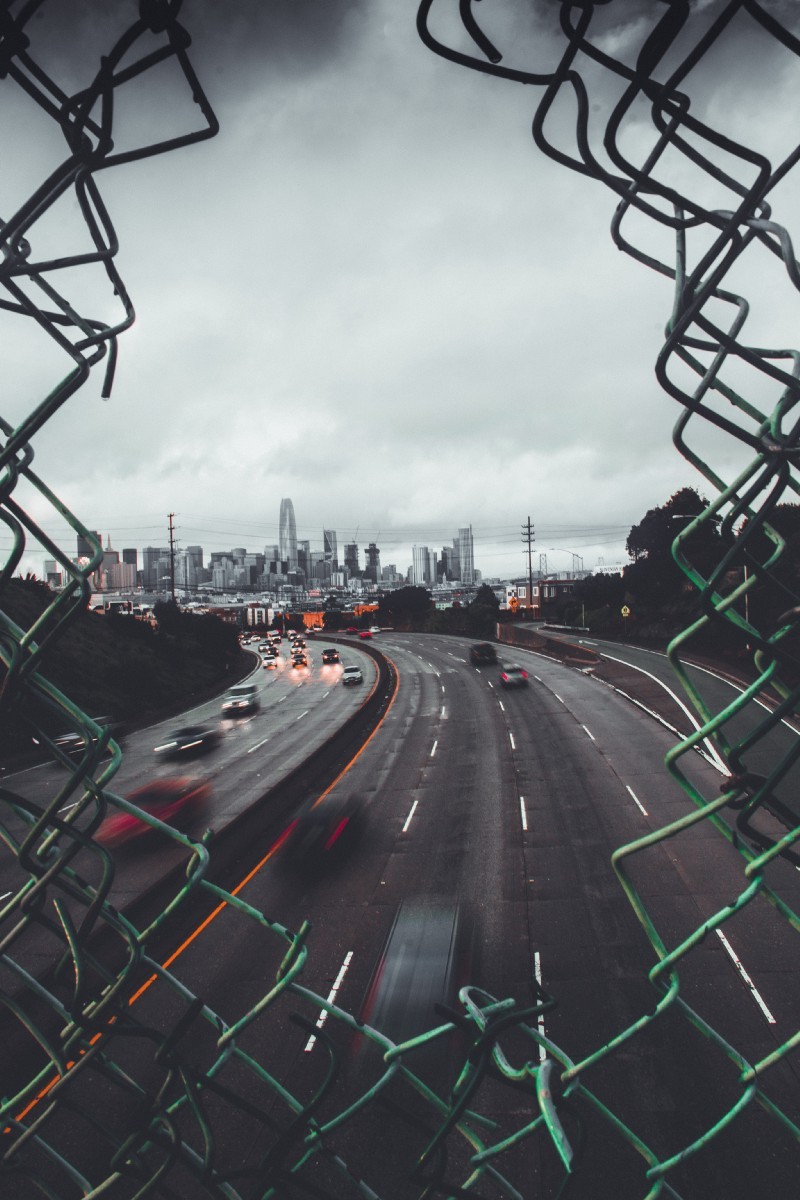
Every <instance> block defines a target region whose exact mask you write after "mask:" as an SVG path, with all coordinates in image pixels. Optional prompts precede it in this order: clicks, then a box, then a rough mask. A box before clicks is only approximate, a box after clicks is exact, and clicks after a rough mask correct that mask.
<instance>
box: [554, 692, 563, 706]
mask: <svg viewBox="0 0 800 1200" xmlns="http://www.w3.org/2000/svg"><path fill="white" fill-rule="evenodd" d="M553 695H554V696H555V698H556V700H557V701H558V703H559V704H563V703H564V701H563V700H562V699H561V697H560V696H559V694H558V692H553Z"/></svg>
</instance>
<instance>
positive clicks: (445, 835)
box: [179, 654, 527, 1178]
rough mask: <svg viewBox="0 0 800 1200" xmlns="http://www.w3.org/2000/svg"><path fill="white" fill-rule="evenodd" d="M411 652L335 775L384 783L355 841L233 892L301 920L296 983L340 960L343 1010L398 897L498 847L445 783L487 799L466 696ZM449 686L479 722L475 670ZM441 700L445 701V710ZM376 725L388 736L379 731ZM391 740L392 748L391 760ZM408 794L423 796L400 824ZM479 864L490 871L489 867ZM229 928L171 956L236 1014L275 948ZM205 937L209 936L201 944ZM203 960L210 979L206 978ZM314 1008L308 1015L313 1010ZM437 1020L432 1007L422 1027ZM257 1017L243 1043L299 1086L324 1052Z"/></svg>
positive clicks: (335, 971)
mask: <svg viewBox="0 0 800 1200" xmlns="http://www.w3.org/2000/svg"><path fill="white" fill-rule="evenodd" d="M415 658H416V656H415V655H413V654H412V655H409V656H408V657H407V658H406V659H405V660H404V661H403V662H402V663H398V670H399V677H400V688H399V691H398V696H397V698H396V700H395V703H394V705H393V708H392V710H391V711H390V714H389V717H388V718H387V720H386V722H385V723H384V726H383V727H382V729H381V730H380V731H379V732H378V734H376V736H375V737H374V738H373V739H372V741H371V743H370V745H369V746H368V747H367V748H366V749H365V751H364V752H363V753H362V754H361V755H360V757H359V758H358V760H357V762H356V764H354V766H353V768H352V771H351V772H350V778H349V779H348V780H347V783H346V785H345V783H344V781H341V782H340V784H339V785H338V786H340V787H341V786H348V787H361V788H368V787H369V786H370V784H371V781H372V780H373V779H375V777H376V774H377V773H381V775H382V778H383V779H384V783H383V784H382V786H381V787H379V788H378V789H377V790H376V792H375V793H374V794H373V801H372V811H371V814H370V825H369V831H368V834H367V838H366V843H365V845H364V846H363V847H359V849H358V850H357V852H356V853H355V854H354V855H353V856H352V857H351V858H349V859H348V860H347V861H346V863H344V864H343V865H342V867H341V869H339V870H336V871H334V872H333V873H331V874H330V875H323V876H321V877H318V878H311V879H309V878H308V877H306V876H303V875H300V876H297V877H295V878H292V877H289V878H288V879H287V876H286V874H285V873H284V872H283V871H281V870H280V868H279V866H278V862H277V858H276V859H274V860H271V861H270V863H269V864H268V865H267V866H266V867H265V869H264V871H262V872H261V873H260V874H259V876H258V877H257V878H256V879H254V880H253V881H252V882H251V883H249V884H248V885H247V887H246V888H245V889H244V890H243V892H242V897H243V899H246V900H247V901H248V902H250V903H252V904H253V905H254V906H255V907H257V908H259V909H261V910H262V911H268V912H270V913H280V918H281V920H282V921H284V923H285V924H287V925H289V926H290V927H294V928H298V927H299V924H300V922H301V920H302V919H303V918H306V917H310V918H311V922H312V929H311V934H310V935H309V946H310V948H311V951H312V956H311V960H310V962H309V964H308V968H307V971H306V972H305V975H304V981H305V982H306V983H307V984H308V985H309V986H310V987H313V988H314V989H315V990H316V991H318V992H319V993H321V994H322V995H327V994H328V993H329V991H330V989H331V987H332V986H333V985H334V984H335V983H336V981H337V980H338V979H339V977H340V974H341V972H342V969H343V966H344V964H345V960H348V962H347V970H346V972H345V975H344V977H343V978H342V981H341V984H340V995H339V999H340V1001H341V1002H342V1003H343V1004H344V1006H345V1007H346V1008H347V1009H349V1010H350V1011H356V1010H357V1009H358V1007H359V1005H360V1003H361V999H362V997H363V996H364V994H365V992H366V989H367V985H368V983H369V981H370V978H371V977H372V973H373V971H374V969H375V967H376V964H377V962H378V959H379V956H380V950H381V947H382V946H383V944H384V942H385V939H386V936H387V933H388V930H389V928H390V926H391V922H392V920H393V919H394V915H395V912H396V911H397V907H398V905H399V903H400V902H401V900H403V899H404V898H405V897H406V896H409V895H429V894H430V891H431V888H432V886H435V887H438V888H440V889H441V892H440V894H441V895H443V896H447V897H452V895H453V893H454V891H457V890H458V888H459V886H463V885H464V883H465V870H464V861H465V860H466V862H467V864H468V863H469V860H470V858H471V859H472V861H473V862H474V863H475V864H483V865H484V868H486V864H487V863H489V864H491V863H495V864H496V863H497V862H498V861H499V860H500V859H501V858H502V856H503V849H502V848H499V849H497V850H496V851H495V852H494V853H493V854H487V853H486V850H487V846H488V844H489V841H490V839H491V838H492V837H495V836H497V835H496V825H497V821H496V817H495V815H494V813H493V812H492V809H491V808H490V806H488V805H486V804H482V805H477V804H469V803H468V802H467V801H466V800H465V798H464V797H463V795H462V796H461V799H462V802H463V805H462V807H463V810H464V811H462V812H461V813H456V814H455V818H454V814H453V802H452V796H449V795H448V792H449V789H450V788H452V787H456V788H457V789H460V790H461V791H462V793H463V791H464V790H465V789H467V788H469V787H473V788H474V789H475V790H476V791H477V792H479V793H480V794H481V796H482V798H484V797H485V796H486V795H487V794H491V795H496V793H497V783H496V780H495V779H494V778H493V774H494V772H493V768H492V766H491V764H490V760H489V756H487V755H485V754H478V755H477V757H476V758H475V759H474V761H473V760H470V759H469V757H468V754H469V752H470V750H471V751H473V752H474V751H475V747H476V744H477V739H476V737H475V728H474V724H473V722H472V721H470V720H467V719H466V717H467V715H468V714H467V712H466V711H465V706H464V704H463V703H462V700H463V698H464V697H459V695H454V696H453V697H451V695H450V691H451V686H450V685H451V683H452V681H448V680H447V679H444V680H443V679H442V673H441V672H439V671H437V669H436V667H435V665H432V664H431V663H430V662H427V663H426V662H422V661H419V662H418V664H417V666H416V669H415V667H414V662H413V660H414V659H415ZM412 675H413V683H412V680H411V676H412ZM462 675H463V673H462ZM456 682H457V683H458V684H459V685H460V688H461V689H462V690H463V691H464V693H465V696H466V697H467V698H469V699H470V702H471V703H472V705H473V706H474V705H475V704H476V703H477V705H478V711H477V713H476V714H475V717H474V721H475V723H477V724H479V725H480V726H481V727H482V728H485V726H486V722H487V721H490V720H491V719H492V714H491V710H490V709H489V708H488V707H486V701H485V699H484V696H485V688H484V685H483V683H482V682H480V681H479V679H478V678H477V677H474V678H470V679H467V680H465V679H464V678H463V677H462V678H460V679H458V680H457V681H456ZM442 688H444V692H443V691H442ZM456 690H457V691H458V690H459V689H456ZM443 697H444V701H445V702H444V703H443ZM451 700H452V703H453V705H454V707H453V709H452V710H449V709H448V704H449V703H450V702H451ZM451 712H452V713H453V714H454V719H452V720H451V715H450V713H451ZM460 718H464V719H463V720H462V719H460ZM392 720H394V725H395V728H394V729H392V727H391V722H392ZM387 727H389V728H388V730H387ZM384 731H386V732H387V737H386V738H385V739H382V734H383V732H384ZM458 731H460V733H459V732H458ZM454 732H455V733H456V734H457V735H458V736H459V738H460V739H462V740H461V741H460V743H459V744H457V745H456V747H455V751H456V759H459V758H460V759H461V763H460V767H461V771H462V774H461V775H458V774H456V776H455V779H454V778H453V776H454V773H455V763H454V762H453V761H452V760H451V759H450V757H449V756H445V755H444V754H442V756H441V757H440V753H439V747H441V746H442V745H443V743H444V742H446V741H448V740H449V738H450V737H451V736H452V735H453V734H454ZM437 742H438V746H437V748H436V750H434V746H435V745H436V744H437ZM500 746H501V748H502V749H501V756H505V754H506V750H505V744H504V743H502V742H501V743H500ZM393 748H394V749H396V750H397V751H398V755H397V757H396V758H394V757H393ZM400 750H402V753H399V751H400ZM432 751H433V752H432ZM387 755H388V756H389V758H390V759H392V760H393V761H392V769H391V770H390V771H389V772H388V774H387V773H385V772H383V767H384V764H385V761H386V758H387ZM401 759H402V760H403V761H405V762H406V765H405V766H401ZM482 764H483V769H484V771H485V772H486V773H487V778H486V779H485V780H484V779H482V778H481V775H480V767H481V765H482ZM476 768H478V769H477V770H476ZM440 775H441V778H439V776H440ZM412 796H413V797H414V798H416V799H418V800H420V802H421V803H420V804H419V805H418V810H417V813H416V815H415V817H414V818H413V819H412V821H411V823H410V824H408V823H407V821H408V813H409V811H410V807H411V805H412V804H413V799H412ZM468 810H469V812H468ZM470 814H471V817H472V818H477V820H478V826H477V828H472V829H469V828H466V829H465V828H464V825H465V823H466V824H467V825H469V823H470ZM417 818H419V819H417ZM518 853H519V849H518ZM488 869H489V870H491V871H492V872H494V867H493V866H489V868H488ZM517 874H518V875H519V872H518V873H517ZM466 884H467V885H468V886H469V889H470V892H471V894H473V895H474V894H475V893H477V894H478V896H479V898H480V897H481V895H482V894H485V897H486V901H485V903H486V905H487V906H488V905H489V901H490V898H491V896H492V890H491V889H490V888H488V887H484V885H483V883H482V881H481V880H480V879H476V877H475V873H474V872H470V871H467V878H466ZM238 924H239V922H238V921H237V919H236V914H233V913H223V914H221V916H220V918H219V919H218V921H215V922H214V926H215V927H216V928H213V929H212V928H209V930H207V931H206V932H205V933H204V934H203V945H202V946H197V947H193V946H190V947H188V948H187V950H186V952H185V953H184V955H182V956H181V961H180V964H179V970H180V972H181V977H182V978H184V977H185V978H188V979H190V980H191V986H193V987H197V988H200V987H202V994H203V995H204V996H205V997H207V998H210V1000H211V1002H212V1003H213V1004H217V1003H218V1004H219V1006H220V1008H221V1010H222V1011H223V1013H224V1014H225V1015H226V1017H228V1018H229V1019H233V1018H234V1017H235V1016H236V1015H241V1013H242V1012H243V1011H246V1007H247V1005H248V1004H255V1003H256V1002H257V1001H258V1000H259V999H260V998H261V996H262V995H263V993H264V990H265V987H268V986H269V985H270V984H271V982H272V980H273V979H274V972H275V971H276V970H277V966H278V963H279V961H280V955H282V953H283V949H284V948H280V947H279V948H277V949H276V948H275V947H274V946H271V945H268V944H267V943H268V942H269V940H270V939H269V938H262V937H260V936H259V935H258V932H257V931H254V930H252V929H251V928H248V927H247V923H246V922H245V927H244V928H243V929H242V928H240V929H238V930H237V928H236V926H237V925H238ZM208 936H211V937H212V941H210V942H209V941H207V940H206V939H207V937H208ZM242 938H244V939H245V944H244V946H243V945H242V941H241V939H242ZM348 956H350V957H349V959H348ZM504 957H507V956H504ZM211 968H213V971H212V974H213V978H208V974H209V971H210V969H211ZM473 978H474V977H473ZM201 980H202V982H201ZM485 982H486V983H490V982H491V981H490V980H488V979H485ZM498 982H501V981H498ZM526 998H527V996H526ZM232 1004H235V1011H232ZM291 1006H294V1008H298V1007H300V1008H303V1010H304V1011H308V1010H307V1007H306V1006H303V1005H301V1004H300V1002H298V1001H297V1000H296V999H294V1000H287V1004H286V1007H285V1008H284V1009H282V1010H281V1011H282V1012H284V1013H287V1012H288V1009H289V1007H291ZM312 1009H313V1006H312ZM273 1015H275V1014H273ZM313 1015H314V1018H316V1016H317V1015H318V1011H314V1013H313ZM437 1021H438V1018H436V1015H435V1013H433V1012H432V1013H431V1014H430V1023H431V1024H435V1023H437ZM266 1024H267V1028H266V1029H265V1030H264V1031H262V1032H259V1029H258V1028H257V1027H256V1026H254V1027H253V1029H252V1030H251V1031H250V1032H249V1033H248V1043H247V1044H248V1045H252V1048H253V1049H254V1050H255V1051H256V1052H257V1053H258V1054H259V1056H263V1055H265V1054H268V1056H269V1061H270V1070H274V1071H276V1072H277V1073H279V1074H280V1076H281V1078H285V1077H286V1075H287V1072H288V1073H290V1074H291V1075H292V1078H293V1079H294V1078H297V1079H298V1080H304V1081H306V1082H308V1081H309V1079H310V1078H311V1077H312V1076H313V1074H314V1072H316V1071H319V1070H321V1065H322V1064H323V1063H324V1061H325V1058H324V1054H323V1053H322V1051H321V1048H320V1047H319V1045H317V1047H316V1048H315V1049H313V1050H312V1051H306V1048H305V1047H306V1044H307V1035H306V1031H302V1030H301V1031H298V1030H296V1029H295V1028H292V1027H286V1028H285V1029H284V1030H283V1034H285V1036H283V1035H282V1037H281V1038H280V1039H277V1040H276V1039H275V1037H274V1027H273V1028H271V1027H270V1022H269V1021H267V1023H266ZM326 1028H327V1027H326ZM251 1036H252V1043H251V1042H250V1037H251ZM277 1042H279V1044H276V1043H277ZM344 1042H345V1047H344V1049H345V1053H348V1052H349V1051H348V1047H349V1044H350V1040H349V1038H348V1037H345V1038H344ZM276 1055H277V1057H278V1062H277V1064H276V1062H275V1058H276ZM406 1161H407V1162H408V1161H409V1160H406ZM373 1178H374V1175H373Z"/></svg>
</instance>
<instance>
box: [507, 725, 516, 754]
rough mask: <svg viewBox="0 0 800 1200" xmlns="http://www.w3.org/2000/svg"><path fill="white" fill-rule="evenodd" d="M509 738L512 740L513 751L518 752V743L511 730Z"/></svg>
mask: <svg viewBox="0 0 800 1200" xmlns="http://www.w3.org/2000/svg"><path fill="white" fill-rule="evenodd" d="M508 736H509V737H510V738H511V749H512V750H516V748H517V744H516V742H515V741H514V735H513V733H512V732H511V730H510V729H509V731H508Z"/></svg>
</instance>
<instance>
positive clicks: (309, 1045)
mask: <svg viewBox="0 0 800 1200" xmlns="http://www.w3.org/2000/svg"><path fill="white" fill-rule="evenodd" d="M352 957H353V951H352V950H348V951H347V954H346V955H345V956H344V962H343V963H342V965H341V967H340V969H339V974H338V975H337V976H336V979H335V980H334V983H333V987H332V988H331V990H330V992H329V993H328V996H327V1001H328V1004H333V1002H334V1000H335V999H336V994H337V992H338V991H339V988H340V987H341V986H342V982H343V980H344V977H345V975H346V974H347V968H348V967H349V966H350V959H351V958H352ZM327 1019H328V1010H327V1008H323V1009H322V1011H321V1013H320V1014H319V1016H318V1017H317V1029H322V1026H323V1025H324V1024H325V1022H326V1021H327ZM316 1040H317V1039H316V1038H315V1037H314V1035H313V1033H312V1035H311V1037H310V1038H309V1039H308V1041H307V1042H306V1047H305V1049H306V1054H307V1053H308V1051H309V1050H311V1049H313V1047H314V1042H315V1041H316Z"/></svg>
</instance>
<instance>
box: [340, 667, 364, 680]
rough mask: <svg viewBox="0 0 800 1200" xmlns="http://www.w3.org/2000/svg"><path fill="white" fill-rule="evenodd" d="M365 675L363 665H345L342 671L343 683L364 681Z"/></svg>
mask: <svg viewBox="0 0 800 1200" xmlns="http://www.w3.org/2000/svg"><path fill="white" fill-rule="evenodd" d="M363 682H364V676H363V675H362V674H361V667H345V669H344V670H343V671H342V683H363Z"/></svg>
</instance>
